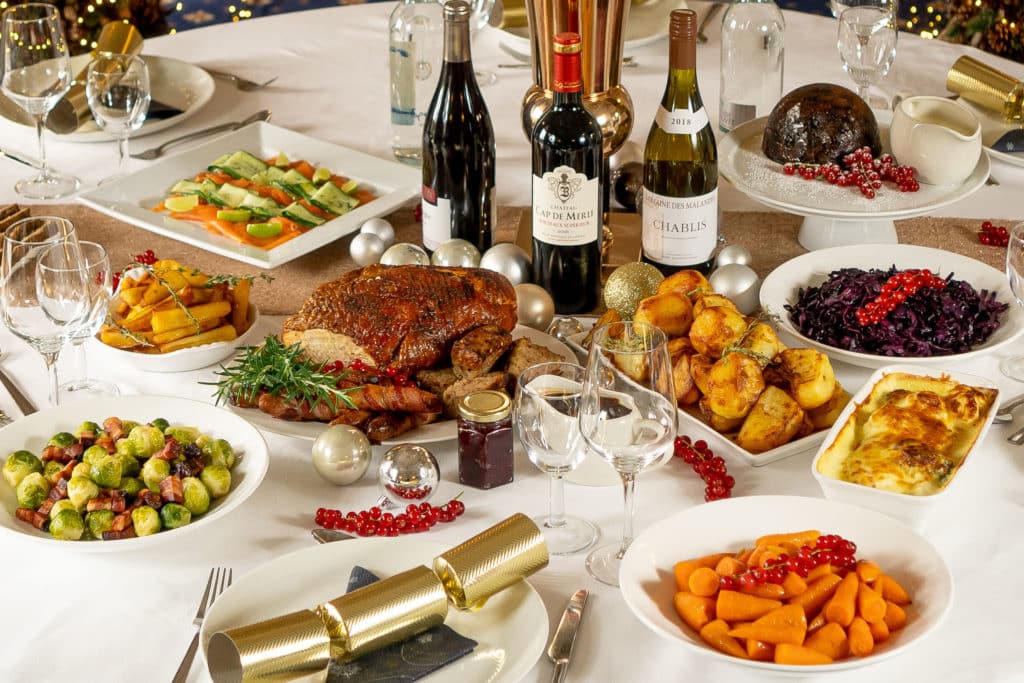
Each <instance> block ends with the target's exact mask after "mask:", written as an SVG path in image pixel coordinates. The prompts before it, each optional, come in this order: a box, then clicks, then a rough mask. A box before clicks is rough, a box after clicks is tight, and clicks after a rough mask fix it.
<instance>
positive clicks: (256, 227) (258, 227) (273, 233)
mask: <svg viewBox="0 0 1024 683" xmlns="http://www.w3.org/2000/svg"><path fill="white" fill-rule="evenodd" d="M245 231H246V232H247V233H249V234H250V235H252V236H253V237H264V238H265V237H277V236H278V235H280V234H281V224H280V223H250V224H249V225H247V226H245Z"/></svg>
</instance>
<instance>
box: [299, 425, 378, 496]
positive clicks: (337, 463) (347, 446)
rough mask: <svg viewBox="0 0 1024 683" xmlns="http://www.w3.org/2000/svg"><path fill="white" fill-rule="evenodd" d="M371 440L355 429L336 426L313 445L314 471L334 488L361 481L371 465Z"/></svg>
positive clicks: (325, 431)
mask: <svg viewBox="0 0 1024 683" xmlns="http://www.w3.org/2000/svg"><path fill="white" fill-rule="evenodd" d="M372 455H373V451H372V450H371V448H370V440H369V439H367V438H366V435H365V434H363V433H362V432H361V431H359V430H358V429H356V428H355V427H350V426H348V425H334V426H332V427H328V428H327V429H325V430H324V431H323V432H322V433H321V434H320V436H318V437H317V438H316V441H314V442H313V469H315V470H316V471H317V474H319V475H320V476H321V477H323V478H324V479H326V480H327V481H329V482H331V483H332V484H334V485H335V486H345V485H346V484H351V483H352V482H354V481H358V480H359V478H360V477H362V476H363V474H364V473H365V472H366V468H367V467H369V466H370V458H371V456H372Z"/></svg>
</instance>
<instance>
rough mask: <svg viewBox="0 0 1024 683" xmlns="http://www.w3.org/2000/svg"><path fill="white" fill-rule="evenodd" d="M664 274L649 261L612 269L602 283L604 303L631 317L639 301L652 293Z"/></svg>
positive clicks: (626, 316) (663, 277)
mask: <svg viewBox="0 0 1024 683" xmlns="http://www.w3.org/2000/svg"><path fill="white" fill-rule="evenodd" d="M664 279H665V276H664V275H662V274H661V271H660V270H658V269H657V268H655V267H654V266H652V265H651V264H650V263H642V262H640V261H636V262H634V263H627V264H625V265H621V266H619V267H618V268H616V269H615V270H614V271H612V274H611V275H609V276H608V281H607V282H605V285H604V305H605V306H607V307H608V308H614V309H615V310H617V311H618V312H619V314H620V315H621V316H622V317H623V318H626V319H627V320H628V319H631V318H632V317H633V314H634V313H636V307H637V306H638V305H639V304H640V301H641V300H643V299H646V298H647V297H649V296H651V295H653V294H654V291H655V290H656V289H657V288H658V285H659V284H660V283H661V281H662V280H664Z"/></svg>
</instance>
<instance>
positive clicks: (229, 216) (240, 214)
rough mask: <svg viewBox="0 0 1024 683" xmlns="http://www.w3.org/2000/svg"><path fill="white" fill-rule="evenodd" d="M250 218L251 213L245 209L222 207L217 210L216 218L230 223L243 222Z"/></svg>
mask: <svg viewBox="0 0 1024 683" xmlns="http://www.w3.org/2000/svg"><path fill="white" fill-rule="evenodd" d="M250 218H252V213H250V212H248V211H246V210H245V209H222V210H220V211H218V212H217V220H219V221H228V222H230V223H244V222H245V221H247V220H249V219H250Z"/></svg>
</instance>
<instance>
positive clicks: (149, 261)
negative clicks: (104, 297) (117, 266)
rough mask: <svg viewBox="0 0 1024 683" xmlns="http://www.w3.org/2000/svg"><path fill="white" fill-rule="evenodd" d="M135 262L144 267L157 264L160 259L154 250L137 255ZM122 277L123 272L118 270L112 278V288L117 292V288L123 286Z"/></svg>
mask: <svg viewBox="0 0 1024 683" xmlns="http://www.w3.org/2000/svg"><path fill="white" fill-rule="evenodd" d="M134 260H135V263H140V264H142V265H144V266H151V265H153V264H154V263H156V262H157V260H158V259H157V257H156V253H154V252H153V250H152V249H147V250H146V251H144V252H142V253H141V254H136V255H135V259H134ZM121 275H122V273H121V271H120V270H118V271H116V272H115V273H114V274H113V275H112V276H111V278H110V287H111V289H112V290H113V291H115V292H116V291H117V286H118V285H119V284H121Z"/></svg>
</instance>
